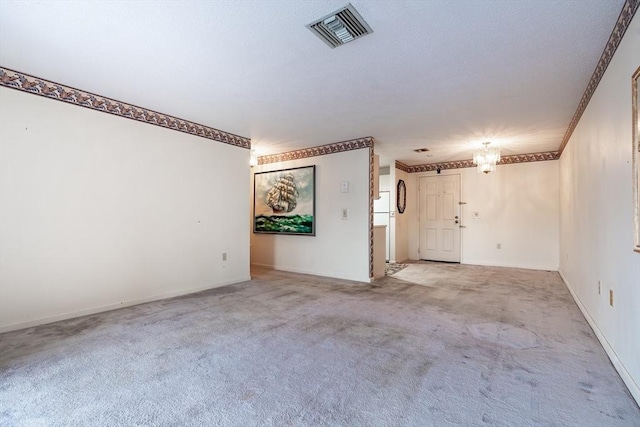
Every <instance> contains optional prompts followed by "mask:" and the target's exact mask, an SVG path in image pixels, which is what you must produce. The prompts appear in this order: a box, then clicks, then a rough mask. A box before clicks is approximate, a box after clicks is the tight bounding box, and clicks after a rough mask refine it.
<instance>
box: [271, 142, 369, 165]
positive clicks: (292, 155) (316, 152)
mask: <svg viewBox="0 0 640 427" xmlns="http://www.w3.org/2000/svg"><path fill="white" fill-rule="evenodd" d="M361 148H373V137H371V136H365V137H364V138H357V139H350V140H349V141H342V142H334V143H333V144H326V145H319V146H317V147H309V148H303V149H302V150H294V151H287V152H285V153H280V154H271V155H267V156H259V157H258V164H259V165H266V164H268V163H276V162H286V161H289V160H298V159H304V158H307V157H316V156H324V155H326V154H334V153H341V152H343V151H351V150H359V149H361Z"/></svg>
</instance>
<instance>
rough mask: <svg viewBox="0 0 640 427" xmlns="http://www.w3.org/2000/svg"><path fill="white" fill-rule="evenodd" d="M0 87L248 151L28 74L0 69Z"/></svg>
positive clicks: (216, 135) (204, 129)
mask: <svg viewBox="0 0 640 427" xmlns="http://www.w3.org/2000/svg"><path fill="white" fill-rule="evenodd" d="M0 86H4V87H7V88H10V89H16V90H20V91H22V92H27V93H32V94H34V95H40V96H44V97H45V98H49V99H55V100H57V101H62V102H66V103H69V104H73V105H77V106H80V107H85V108H89V109H92V110H96V111H100V112H103V113H108V114H113V115H116V116H120V117H124V118H126V119H131V120H137V121H139V122H143V123H148V124H150V125H155V126H160V127H163V128H166V129H171V130H175V131H178V132H184V133H188V134H191V135H195V136H199V137H202V138H207V139H211V140H214V141H218V142H222V143H225V144H230V145H235V146H236V147H242V148H251V139H249V138H245V137H243V136H238V135H234V134H232V133H228V132H224V131H221V130H218V129H214V128H212V127H209V126H204V125H200V124H198V123H194V122H190V121H187V120H182V119H179V118H177V117H173V116H169V115H167V114H162V113H158V112H156V111H152V110H147V109H145V108H141V107H137V106H135V105H131V104H126V103H124V102H120V101H116V100H113V99H110V98H106V97H104V96H100V95H96V94H93V93H90V92H85V91H82V90H78V89H75V88H72V87H70V86H64V85H61V84H58V83H54V82H50V81H48V80H44V79H41V78H38V77H34V76H30V75H28V74H24V73H20V72H18V71H13V70H10V69H8V68H4V67H0Z"/></svg>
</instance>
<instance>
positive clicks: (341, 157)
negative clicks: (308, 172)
mask: <svg viewBox="0 0 640 427" xmlns="http://www.w3.org/2000/svg"><path fill="white" fill-rule="evenodd" d="M308 165H316V235H315V236H313V237H312V236H286V235H274V234H252V237H251V263H252V264H255V265H260V266H266V267H270V268H275V269H278V270H286V271H293V272H298V273H307V274H317V275H320V276H327V277H337V278H342V279H348V280H357V281H363V282H368V281H369V150H368V149H359V150H353V151H346V152H341V153H335V154H328V155H324V156H318V157H310V158H306V159H300V160H293V161H288V162H281V163H272V164H268V165H262V166H256V167H254V168H252V172H263V171H270V170H278V169H285V168H294V167H301V166H308ZM342 181H349V192H348V193H341V192H340V183H341V182H342ZM251 194H252V196H253V189H252V190H251ZM342 208H347V209H349V219H348V220H342Z"/></svg>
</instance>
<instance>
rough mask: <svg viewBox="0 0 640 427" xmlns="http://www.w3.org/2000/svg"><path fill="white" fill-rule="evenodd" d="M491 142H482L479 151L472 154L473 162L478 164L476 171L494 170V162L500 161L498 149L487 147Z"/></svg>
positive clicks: (487, 171) (486, 171)
mask: <svg viewBox="0 0 640 427" xmlns="http://www.w3.org/2000/svg"><path fill="white" fill-rule="evenodd" d="M489 144H491V142H483V143H482V145H483V146H484V147H483V148H482V149H481V150H480V151H476V152H475V153H474V154H473V163H474V164H476V165H478V173H480V172H483V173H489V172H493V171H494V170H496V164H497V163H498V162H499V161H500V149H499V148H498V147H489Z"/></svg>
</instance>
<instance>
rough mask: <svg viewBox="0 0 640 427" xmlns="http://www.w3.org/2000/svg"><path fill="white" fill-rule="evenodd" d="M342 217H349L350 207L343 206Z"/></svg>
mask: <svg viewBox="0 0 640 427" xmlns="http://www.w3.org/2000/svg"><path fill="white" fill-rule="evenodd" d="M342 219H349V209H347V208H342Z"/></svg>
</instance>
